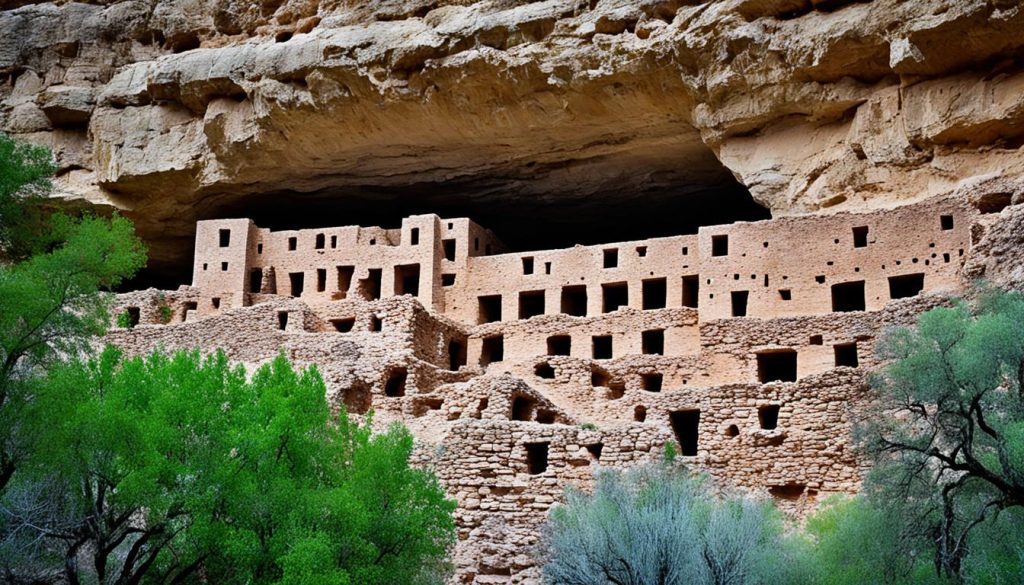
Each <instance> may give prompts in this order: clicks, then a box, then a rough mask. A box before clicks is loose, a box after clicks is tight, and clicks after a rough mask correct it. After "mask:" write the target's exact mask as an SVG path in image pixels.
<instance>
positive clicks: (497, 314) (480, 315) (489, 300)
mask: <svg viewBox="0 0 1024 585" xmlns="http://www.w3.org/2000/svg"><path fill="white" fill-rule="evenodd" d="M477 321H478V322H480V323H495V322H497V321H501V295H488V296H483V297H477Z"/></svg>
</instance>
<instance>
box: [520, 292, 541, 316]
mask: <svg viewBox="0 0 1024 585" xmlns="http://www.w3.org/2000/svg"><path fill="white" fill-rule="evenodd" d="M543 314H544V291H542V290H530V291H524V292H521V293H519V318H520V319H529V318H530V317H536V316H538V315H543Z"/></svg>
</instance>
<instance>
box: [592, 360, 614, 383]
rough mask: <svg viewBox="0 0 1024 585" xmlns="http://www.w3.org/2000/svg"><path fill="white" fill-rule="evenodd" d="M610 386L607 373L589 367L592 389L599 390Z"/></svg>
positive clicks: (609, 378) (609, 377)
mask: <svg viewBox="0 0 1024 585" xmlns="http://www.w3.org/2000/svg"><path fill="white" fill-rule="evenodd" d="M610 384H611V376H609V375H608V372H606V371H604V370H603V369H601V368H598V367H595V366H594V365H591V366H590V385H591V386H593V387H594V388H600V387H601V386H608V385H610Z"/></svg>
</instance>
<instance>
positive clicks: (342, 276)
mask: <svg viewBox="0 0 1024 585" xmlns="http://www.w3.org/2000/svg"><path fill="white" fill-rule="evenodd" d="M355 272H356V267H355V266H339V267H338V292H339V293H341V294H340V295H338V297H339V298H342V299H343V298H345V297H347V296H348V289H349V287H351V286H352V275H353V274H355Z"/></svg>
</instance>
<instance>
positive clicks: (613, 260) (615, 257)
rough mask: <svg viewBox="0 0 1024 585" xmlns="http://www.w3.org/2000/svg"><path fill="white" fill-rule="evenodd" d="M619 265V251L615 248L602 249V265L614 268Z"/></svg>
mask: <svg viewBox="0 0 1024 585" xmlns="http://www.w3.org/2000/svg"><path fill="white" fill-rule="evenodd" d="M618 265H619V251H618V250H617V249H611V250H605V251H604V267H605V268H615V267H616V266H618Z"/></svg>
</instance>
